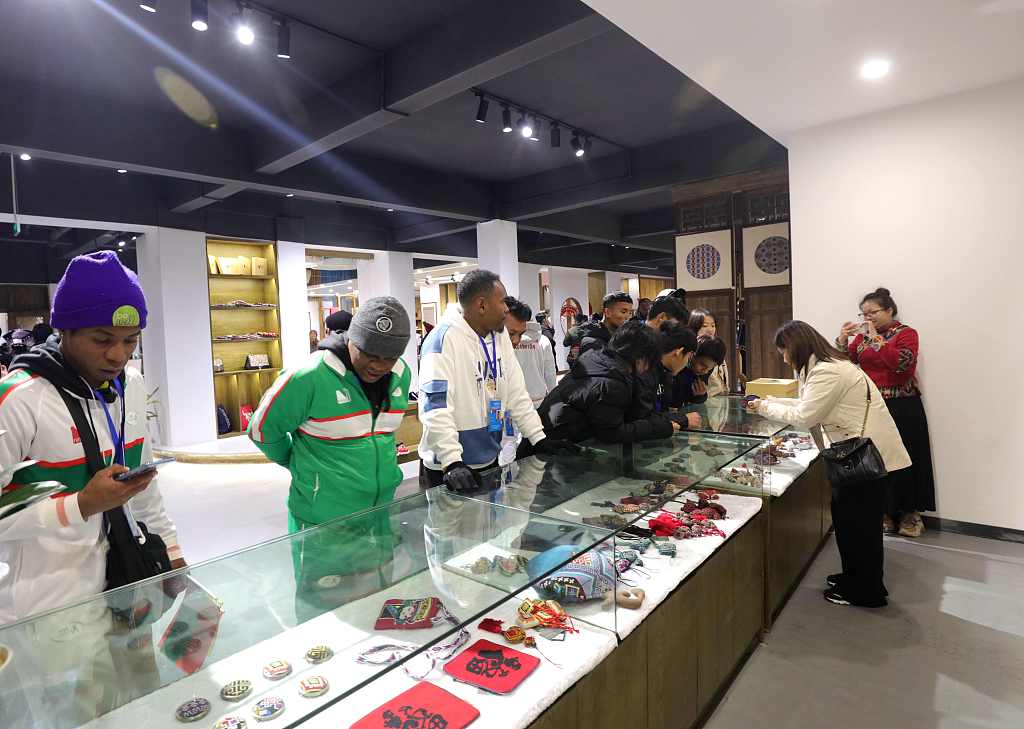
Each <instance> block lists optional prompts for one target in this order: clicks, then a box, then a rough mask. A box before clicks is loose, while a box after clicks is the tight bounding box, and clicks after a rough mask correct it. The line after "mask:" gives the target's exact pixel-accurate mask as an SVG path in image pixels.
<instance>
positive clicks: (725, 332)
mask: <svg viewBox="0 0 1024 729" xmlns="http://www.w3.org/2000/svg"><path fill="white" fill-rule="evenodd" d="M686 305H687V307H689V308H690V309H691V310H693V309H707V310H708V311H710V312H711V313H712V314H714V315H715V324H716V325H717V326H718V337H719V338H720V339H722V341H724V342H725V344H726V346H727V347H728V348H729V351H728V354H727V355H726V357H727V358H726V363H727V364H728V365H729V374H730V376H732V374H733V373H735V372H739V362H738V361H737V359H736V298H735V295H734V292H733V290H732V289H719V290H717V291H694V292H693V293H688V294H687V295H686ZM729 387H732V383H729Z"/></svg>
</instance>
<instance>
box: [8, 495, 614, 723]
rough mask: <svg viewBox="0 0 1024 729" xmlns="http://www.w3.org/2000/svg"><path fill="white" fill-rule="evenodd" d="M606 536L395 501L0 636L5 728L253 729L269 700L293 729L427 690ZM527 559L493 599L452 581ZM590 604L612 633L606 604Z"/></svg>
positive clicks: (454, 502) (601, 546)
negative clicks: (239, 726) (198, 725)
mask: <svg viewBox="0 0 1024 729" xmlns="http://www.w3.org/2000/svg"><path fill="white" fill-rule="evenodd" d="M611 536H612V532H611V531H609V530H606V529H601V528H598V527H592V526H589V525H586V524H573V523H568V522H558V521H556V520H554V519H551V518H548V517H544V516H542V515H539V514H535V513H531V512H529V511H526V510H522V509H517V508H509V507H503V506H500V505H497V504H489V503H487V502H485V501H482V500H476V499H468V498H464V497H460V496H456V495H454V494H450V493H448V492H445V491H443V490H438V489H434V490H431V491H428V492H425V493H421V494H417V495H415V496H410V497H408V498H405V499H402V500H398V501H395V502H393V503H391V504H389V505H387V506H384V507H379V508H377V509H374V510H370V511H366V512H362V513H361V514H357V515H353V516H351V517H348V518H345V519H340V520H337V521H335V522H331V523H328V524H324V525H320V526H318V527H315V528H312V529H308V530H305V531H302V532H299V533H297V534H293V535H290V536H288V537H284V538H281V539H277V540H273V541H271V542H267V543H265V544H261V545H258V546H255V547H252V548H249V549H245V550H242V551H240V552H237V553H234V554H231V555H227V556H225V557H222V558H218V559H215V560H212V561H209V562H206V563H202V564H199V565H195V566H191V567H188V568H185V569H183V570H178V571H176V572H174V573H170V574H168V575H165V576H162V577H160V578H158V579H153V580H150V581H146V582H141V583H137V584H136V585H133V586H130V587H128V588H122V589H118V590H113V591H110V592H108V593H105V594H104V595H101V596H98V597H97V598H94V599H91V600H86V601H83V602H80V603H78V604H75V605H72V606H69V607H66V608H63V609H60V610H55V611H52V612H49V613H44V614H41V615H37V616H35V617H33V618H30V619H27V620H24V621H21V622H17V623H13V624H10V625H7V626H4V627H2V628H0V646H2V652H3V654H4V656H5V659H6V660H4V662H3V668H2V669H0V671H2V673H0V716H3V722H2V726H3V727H4V729H72V728H74V727H118V729H121V728H123V727H163V726H166V727H173V726H178V725H179V721H191V720H193V719H194V720H197V721H198V720H201V721H202V722H203V724H204V725H207V726H212V725H214V724H215V722H217V721H219V720H220V719H227V718H232V717H234V718H240V719H244V720H246V721H248V722H249V723H250V725H252V724H253V723H255V722H256V721H257V720H262V718H273V712H274V711H275V709H276V706H277V704H276V703H275V702H276V700H278V699H280V700H281V701H283V702H284V707H285V709H284V710H285V711H286V712H287V714H286V717H287V718H288V719H290V721H287V722H280V723H279V725H281V726H284V725H289V724H293V723H295V722H296V721H297V720H299V719H302V718H303V717H304V716H305V715H307V714H309V715H311V714H313V713H315V712H316V711H318V710H320V709H322V708H323V707H324V706H325V705H328V704H330V703H332V702H334V701H337V700H340V699H341V698H343V697H344V696H346V695H347V694H349V693H351V692H352V691H354V690H356V689H358V688H359V687H361V686H363V685H365V684H367V683H369V682H372V681H374V680H376V679H379V678H381V676H382V675H383V674H385V673H387V672H390V671H393V670H396V669H398V668H399V667H401V670H403V671H405V672H407V673H409V674H410V675H414V676H420V675H424V676H425V675H427V674H429V673H431V671H432V670H434V669H435V668H436V666H437V665H439V664H440V663H441V662H443V661H444V660H446V659H450V658H451V657H452V656H453V655H455V654H457V653H460V652H461V651H462V650H463V649H465V647H466V643H467V640H468V637H469V636H468V634H467V632H466V626H467V625H475V624H476V622H477V621H479V620H480V618H481V617H482V616H484V615H486V614H487V613H488V612H489V611H491V610H492V609H494V608H495V607H497V606H499V605H502V604H503V603H505V602H507V601H508V600H509V598H510V595H512V594H515V593H516V592H519V591H522V590H523V589H524V588H526V587H527V586H529V585H530V584H536V583H537V582H538V580H541V579H543V578H544V577H546V576H547V574H548V573H550V572H553V571H555V570H557V569H558V568H560V567H562V566H563V565H564V564H565V563H566V562H568V561H570V560H572V559H574V558H576V557H577V556H579V555H581V554H583V553H584V552H588V551H594V550H603V551H608V550H613V549H614V546H613V543H612V542H611ZM524 544H525V545H529V546H530V548H531V549H530V552H531V554H536V553H538V552H541V551H544V552H547V553H548V554H549V555H553V556H552V557H551V558H549V559H547V560H546V561H545V562H544V564H543V568H544V570H543V571H541V572H536V571H535V570H530V571H527V569H526V565H525V564H524V563H523V562H521V561H520V560H515V559H511V560H506V561H504V562H501V563H499V564H497V565H496V567H497V571H499V572H500V573H501V575H502V580H501V582H500V585H499V584H490V583H488V581H487V580H481V579H471V578H470V577H469V576H468V575H466V574H464V572H463V571H462V570H461V569H452V568H450V567H449V564H455V565H460V566H461V565H467V564H468V565H472V564H473V563H474V562H475V561H476V560H478V559H479V558H480V557H482V556H483V555H484V553H485V552H486V553H487V554H489V555H491V554H493V555H498V554H506V555H509V556H511V555H513V554H515V553H516V552H517V551H518V549H519V547H520V546H521V545H524ZM556 547H557V548H558V549H553V548H556ZM472 572H473V570H472V569H470V573H472ZM474 577H475V575H474ZM601 602H602V605H603V607H604V609H605V610H606V611H607V612H608V613H609V615H610V616H612V617H611V619H614V617H613V616H614V612H615V609H614V593H613V594H612V596H611V600H610V601H601ZM513 624H514V623H513ZM498 638H499V640H498V642H502V641H501V640H500V636H498ZM321 689H323V690H321ZM318 692H319V693H318ZM261 712H262V714H261ZM267 714H269V715H270V716H269V717H268V716H267Z"/></svg>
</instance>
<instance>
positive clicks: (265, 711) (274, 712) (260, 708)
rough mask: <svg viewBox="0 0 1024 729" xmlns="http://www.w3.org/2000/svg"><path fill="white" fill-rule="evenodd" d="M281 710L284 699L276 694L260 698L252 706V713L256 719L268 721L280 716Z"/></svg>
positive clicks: (282, 710) (282, 709)
mask: <svg viewBox="0 0 1024 729" xmlns="http://www.w3.org/2000/svg"><path fill="white" fill-rule="evenodd" d="M282 712H284V699H281V698H278V697H277V696H268V697H267V698H265V699H260V700H259V701H257V702H256V705H255V706H253V707H252V715H253V716H255V717H256V721H270V720H271V719H275V718H277V717H278V716H280V715H281V714H282Z"/></svg>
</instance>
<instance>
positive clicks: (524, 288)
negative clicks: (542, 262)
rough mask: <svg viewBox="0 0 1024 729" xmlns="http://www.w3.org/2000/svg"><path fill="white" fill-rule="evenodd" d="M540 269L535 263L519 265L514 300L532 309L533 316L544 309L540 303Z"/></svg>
mask: <svg viewBox="0 0 1024 729" xmlns="http://www.w3.org/2000/svg"><path fill="white" fill-rule="evenodd" d="M540 269H541V267H540V266H538V265H537V264H535V263H520V264H519V296H517V297H516V298H517V299H519V300H520V301H522V302H523V303H524V304H526V305H527V306H529V307H530V308H531V309H533V313H534V314H536V313H537V312H538V311H540V310H541V309H542V308H544V307H543V306H542V305H541V302H540ZM552 321H554V318H552Z"/></svg>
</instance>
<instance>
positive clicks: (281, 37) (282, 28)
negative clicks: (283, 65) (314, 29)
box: [277, 20, 292, 59]
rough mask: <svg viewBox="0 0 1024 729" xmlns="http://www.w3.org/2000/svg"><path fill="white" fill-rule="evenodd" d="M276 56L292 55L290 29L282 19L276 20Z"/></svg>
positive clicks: (286, 57)
mask: <svg viewBox="0 0 1024 729" xmlns="http://www.w3.org/2000/svg"><path fill="white" fill-rule="evenodd" d="M277 57H278V58H284V59H289V58H291V57H292V29H291V26H289V25H288V23H287V22H285V21H283V20H280V21H277Z"/></svg>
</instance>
